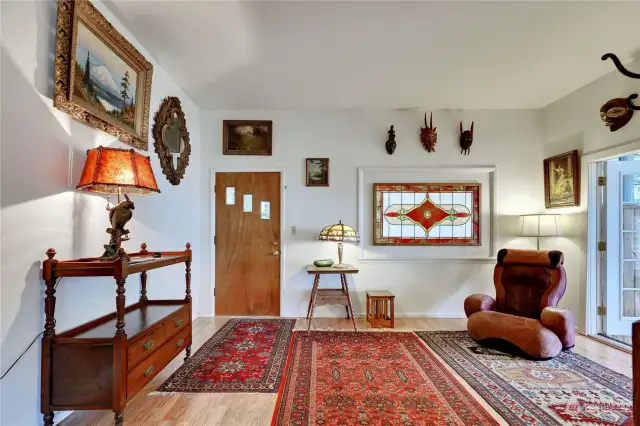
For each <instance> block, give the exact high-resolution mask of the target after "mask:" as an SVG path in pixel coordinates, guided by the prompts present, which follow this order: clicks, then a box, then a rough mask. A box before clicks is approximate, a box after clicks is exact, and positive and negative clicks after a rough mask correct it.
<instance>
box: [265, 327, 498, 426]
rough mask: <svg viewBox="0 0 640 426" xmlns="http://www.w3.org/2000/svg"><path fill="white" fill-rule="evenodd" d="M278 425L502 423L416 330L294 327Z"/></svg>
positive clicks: (275, 418) (276, 415)
mask: <svg viewBox="0 0 640 426" xmlns="http://www.w3.org/2000/svg"><path fill="white" fill-rule="evenodd" d="M285 374H286V376H285V380H284V381H283V383H282V385H281V390H280V392H279V395H278V402H277V404H276V410H275V412H274V416H273V421H272V425H326V426H328V425H362V426H365V425H368V426H378V425H403V426H405V425H406V426H409V425H410V426H451V425H459V426H483V425H497V424H498V423H497V422H496V421H495V420H494V419H493V418H492V417H491V416H490V415H489V414H488V413H487V412H486V411H485V410H484V409H483V408H482V407H481V406H480V405H479V403H478V402H477V401H475V400H474V399H473V398H472V397H471V395H470V394H469V393H468V392H467V391H466V390H464V388H463V387H462V386H461V385H460V383H459V382H458V381H457V380H456V379H455V378H454V377H453V376H452V375H451V374H450V373H449V372H448V371H447V370H446V369H445V367H444V366H443V365H442V364H441V363H440V362H439V361H438V360H437V359H436V358H435V356H434V355H433V354H431V352H429V350H428V349H427V348H426V347H425V346H424V344H423V343H422V342H421V341H420V340H419V339H418V338H417V337H416V335H415V334H413V333H401V332H392V333H391V332H390V333H385V332H375V333H374V332H334V331H326V332H325V331H311V332H306V331H301V332H294V334H293V342H292V344H291V354H290V355H289V360H288V362H287V368H286V373H285Z"/></svg>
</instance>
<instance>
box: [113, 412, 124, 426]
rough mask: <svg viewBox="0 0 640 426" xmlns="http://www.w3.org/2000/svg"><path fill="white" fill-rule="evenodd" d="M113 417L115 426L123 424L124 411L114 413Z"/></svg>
mask: <svg viewBox="0 0 640 426" xmlns="http://www.w3.org/2000/svg"><path fill="white" fill-rule="evenodd" d="M113 418H114V422H115V423H114V424H115V426H122V425H123V424H124V413H116V414H115V415H114V416H113Z"/></svg>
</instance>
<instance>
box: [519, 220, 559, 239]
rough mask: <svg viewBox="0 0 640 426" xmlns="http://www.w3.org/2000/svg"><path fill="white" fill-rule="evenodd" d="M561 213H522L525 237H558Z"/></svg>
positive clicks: (522, 233) (522, 234) (523, 234)
mask: <svg viewBox="0 0 640 426" xmlns="http://www.w3.org/2000/svg"><path fill="white" fill-rule="evenodd" d="M559 216H560V215H559V214H526V215H522V232H521V233H520V235H521V236H523V237H557V236H558V235H560V234H559V232H558V217H559Z"/></svg>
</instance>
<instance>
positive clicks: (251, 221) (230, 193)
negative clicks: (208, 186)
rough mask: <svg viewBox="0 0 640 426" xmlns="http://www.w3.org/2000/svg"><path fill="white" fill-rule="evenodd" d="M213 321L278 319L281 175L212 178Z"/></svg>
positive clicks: (243, 173)
mask: <svg viewBox="0 0 640 426" xmlns="http://www.w3.org/2000/svg"><path fill="white" fill-rule="evenodd" d="M212 181H213V190H214V193H213V194H212V196H213V204H212V210H213V213H214V214H213V215H212V217H213V221H214V224H213V226H212V229H213V232H214V234H213V242H214V251H215V261H214V266H213V268H214V270H213V273H214V282H213V284H214V288H213V296H214V306H215V315H273V316H279V315H280V297H281V288H282V285H281V282H282V276H283V274H282V267H283V263H284V258H283V255H282V238H281V236H282V235H284V232H283V229H282V220H281V212H282V208H283V204H282V201H283V197H282V195H283V193H284V191H283V182H284V179H283V173H282V172H281V171H266V172H263V171H260V172H252V171H239V172H215V173H214V174H213V178H212Z"/></svg>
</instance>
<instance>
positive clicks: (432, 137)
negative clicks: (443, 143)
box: [420, 112, 438, 152]
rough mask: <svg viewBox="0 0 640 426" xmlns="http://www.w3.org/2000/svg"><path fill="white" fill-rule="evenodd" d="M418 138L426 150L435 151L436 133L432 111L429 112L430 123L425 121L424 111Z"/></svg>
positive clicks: (425, 114)
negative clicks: (422, 123) (422, 124)
mask: <svg viewBox="0 0 640 426" xmlns="http://www.w3.org/2000/svg"><path fill="white" fill-rule="evenodd" d="M420 140H421V141H422V145H423V146H424V147H425V149H426V150H427V151H428V152H435V151H436V142H438V134H437V133H436V128H435V127H433V113H431V125H429V124H428V123H427V113H426V112H425V113H424V127H421V128H420Z"/></svg>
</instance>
